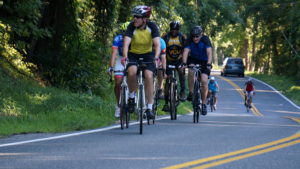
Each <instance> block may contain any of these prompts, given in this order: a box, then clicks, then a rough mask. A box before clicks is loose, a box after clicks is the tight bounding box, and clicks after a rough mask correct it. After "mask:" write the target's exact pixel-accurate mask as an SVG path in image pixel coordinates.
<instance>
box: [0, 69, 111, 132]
mask: <svg viewBox="0 0 300 169" xmlns="http://www.w3.org/2000/svg"><path fill="white" fill-rule="evenodd" d="M112 110H114V101H113V95H110V94H109V92H107V96H106V98H101V97H98V96H91V95H87V94H78V93H71V92H68V91H65V90H61V89H57V88H53V87H42V86H40V85H38V84H37V83H36V82H34V81H32V80H28V79H27V80H25V79H22V80H19V79H16V78H12V77H11V76H9V75H8V74H7V73H6V72H5V71H4V70H3V69H2V68H1V67H0V137H1V136H7V135H12V134H19V133H35V132H65V131H74V130H83V129H92V128H97V127H101V126H106V125H109V124H112V123H114V122H115V119H114V117H113V114H114V113H113V111H112Z"/></svg>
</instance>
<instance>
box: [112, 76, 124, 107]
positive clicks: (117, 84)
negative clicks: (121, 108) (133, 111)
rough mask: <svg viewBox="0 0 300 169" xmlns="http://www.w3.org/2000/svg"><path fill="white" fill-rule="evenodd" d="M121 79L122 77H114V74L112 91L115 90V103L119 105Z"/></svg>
mask: <svg viewBox="0 0 300 169" xmlns="http://www.w3.org/2000/svg"><path fill="white" fill-rule="evenodd" d="M122 80H123V77H116V76H115V88H114V91H115V96H116V101H117V105H119V98H120V89H121V83H122Z"/></svg>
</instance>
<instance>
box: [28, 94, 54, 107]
mask: <svg viewBox="0 0 300 169" xmlns="http://www.w3.org/2000/svg"><path fill="white" fill-rule="evenodd" d="M26 95H27V97H28V98H29V99H30V101H31V102H32V103H33V104H43V103H44V102H45V101H47V100H49V99H50V98H51V95H50V94H46V93H34V94H29V93H26Z"/></svg>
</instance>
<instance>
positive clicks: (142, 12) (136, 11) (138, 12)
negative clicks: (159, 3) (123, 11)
mask: <svg viewBox="0 0 300 169" xmlns="http://www.w3.org/2000/svg"><path fill="white" fill-rule="evenodd" d="M131 14H132V15H133V16H140V17H146V18H149V17H150V15H151V7H149V6H144V5H139V6H136V7H134V8H133V9H132V11H131Z"/></svg>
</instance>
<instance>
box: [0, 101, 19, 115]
mask: <svg viewBox="0 0 300 169" xmlns="http://www.w3.org/2000/svg"><path fill="white" fill-rule="evenodd" d="M2 102H3V105H2V106H1V105H0V106H1V107H2V108H1V109H0V116H20V115H22V112H21V110H22V109H21V108H20V107H19V106H18V105H17V102H16V101H15V100H13V99H12V98H10V97H9V98H3V99H2Z"/></svg>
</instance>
